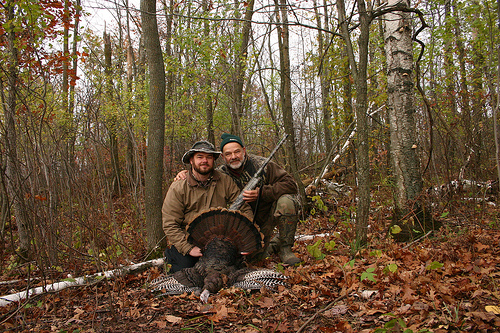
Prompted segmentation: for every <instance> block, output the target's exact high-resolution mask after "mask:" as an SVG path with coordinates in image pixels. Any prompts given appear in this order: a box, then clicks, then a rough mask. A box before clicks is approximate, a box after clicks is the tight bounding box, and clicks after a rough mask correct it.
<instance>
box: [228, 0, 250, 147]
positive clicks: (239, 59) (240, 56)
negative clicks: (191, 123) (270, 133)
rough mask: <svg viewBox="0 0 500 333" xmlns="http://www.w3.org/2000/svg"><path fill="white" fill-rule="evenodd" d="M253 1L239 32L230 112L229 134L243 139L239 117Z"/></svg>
mask: <svg viewBox="0 0 500 333" xmlns="http://www.w3.org/2000/svg"><path fill="white" fill-rule="evenodd" d="M253 5H254V0H250V1H249V2H248V3H247V8H246V11H245V19H244V22H243V28H242V31H241V45H240V48H239V50H238V52H237V53H236V59H235V67H236V68H235V73H234V88H233V96H232V97H233V112H231V132H232V133H233V134H235V135H238V136H240V137H243V131H242V129H241V116H242V115H243V83H244V82H245V69H246V66H247V58H248V54H247V48H248V42H249V40H250V30H251V28H252V16H253Z"/></svg>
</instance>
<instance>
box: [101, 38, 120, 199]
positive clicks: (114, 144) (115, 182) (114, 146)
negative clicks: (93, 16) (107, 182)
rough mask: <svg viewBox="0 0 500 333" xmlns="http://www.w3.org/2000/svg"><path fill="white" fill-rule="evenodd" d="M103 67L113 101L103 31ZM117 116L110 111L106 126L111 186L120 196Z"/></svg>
mask: <svg viewBox="0 0 500 333" xmlns="http://www.w3.org/2000/svg"><path fill="white" fill-rule="evenodd" d="M103 39H104V67H105V73H106V86H107V92H106V93H107V97H108V98H109V101H111V102H112V101H113V95H114V94H113V78H112V72H113V69H112V63H111V38H110V36H109V34H107V33H106V32H104V38H103ZM116 118H117V116H116V114H115V113H114V112H110V113H109V115H108V116H107V119H106V127H107V129H108V134H109V146H110V147H109V149H110V154H111V170H112V177H111V179H112V181H111V188H112V191H113V195H118V196H121V182H120V162H119V160H118V136H117V132H118V129H117V126H118V121H117V119H116Z"/></svg>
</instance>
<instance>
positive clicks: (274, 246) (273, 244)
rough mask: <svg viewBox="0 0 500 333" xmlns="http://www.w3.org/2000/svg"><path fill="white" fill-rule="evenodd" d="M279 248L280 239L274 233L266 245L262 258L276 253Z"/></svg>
mask: <svg viewBox="0 0 500 333" xmlns="http://www.w3.org/2000/svg"><path fill="white" fill-rule="evenodd" d="M279 249H280V240H279V238H278V236H277V235H275V236H274V237H273V238H272V239H271V241H270V242H269V245H267V247H266V250H265V252H264V258H267V257H270V256H272V255H273V254H275V253H278V252H279Z"/></svg>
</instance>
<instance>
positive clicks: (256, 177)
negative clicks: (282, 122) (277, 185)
mask: <svg viewBox="0 0 500 333" xmlns="http://www.w3.org/2000/svg"><path fill="white" fill-rule="evenodd" d="M287 137H288V134H285V136H284V137H283V138H282V139H281V140H280V141H279V142H278V144H277V145H276V147H275V148H274V150H273V151H272V152H271V154H270V155H269V157H268V158H267V159H266V160H265V161H264V163H263V164H262V166H261V167H260V169H259V170H257V172H255V174H254V175H253V177H252V178H251V179H250V180H249V181H248V183H247V184H246V185H245V187H244V188H243V190H241V192H240V194H239V195H238V197H237V198H236V200H234V202H233V204H232V205H231V207H229V210H238V209H240V207H241V205H243V192H245V191H250V190H253V189H254V188H255V187H256V186H257V184H258V183H259V180H260V175H261V174H262V172H263V171H264V169H265V168H266V166H267V164H268V163H269V161H271V159H272V158H273V156H274V154H275V153H276V152H277V151H278V149H279V148H280V147H281V145H282V144H283V143H284V142H285V140H286V138H287Z"/></svg>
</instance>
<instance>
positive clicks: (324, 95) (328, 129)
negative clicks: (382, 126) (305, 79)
mask: <svg viewBox="0 0 500 333" xmlns="http://www.w3.org/2000/svg"><path fill="white" fill-rule="evenodd" d="M313 3H314V11H315V16H316V24H317V25H318V28H319V30H318V56H319V63H318V66H319V68H321V71H320V72H319V78H320V84H321V109H322V110H323V134H324V136H325V150H326V151H327V152H329V151H330V150H332V140H333V135H332V114H331V110H330V103H329V102H328V101H329V97H330V96H329V95H330V81H329V78H328V77H329V75H328V73H329V70H330V68H329V67H330V65H329V63H328V60H327V59H328V56H327V55H326V53H327V52H328V48H327V47H325V45H324V41H323V32H322V31H321V29H322V24H321V17H320V14H319V11H318V4H317V2H316V0H314V2H313ZM324 8H325V13H324V16H325V29H328V28H329V27H328V12H327V11H326V8H327V7H326V6H324Z"/></svg>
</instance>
